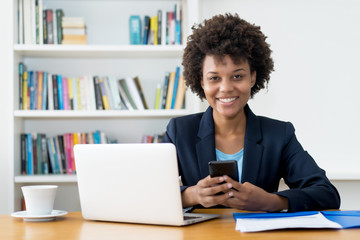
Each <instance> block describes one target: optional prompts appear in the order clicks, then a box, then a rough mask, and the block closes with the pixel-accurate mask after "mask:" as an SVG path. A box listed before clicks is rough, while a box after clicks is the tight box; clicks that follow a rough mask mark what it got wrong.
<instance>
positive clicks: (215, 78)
mask: <svg viewBox="0 0 360 240" xmlns="http://www.w3.org/2000/svg"><path fill="white" fill-rule="evenodd" d="M210 80H211V81H217V80H219V77H216V76H214V77H210Z"/></svg>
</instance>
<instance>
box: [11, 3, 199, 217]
mask: <svg viewBox="0 0 360 240" xmlns="http://www.w3.org/2000/svg"><path fill="white" fill-rule="evenodd" d="M7 1H9V2H11V4H10V5H11V6H12V11H11V12H12V29H13V40H12V43H13V46H12V51H11V55H12V56H11V61H12V67H11V69H9V72H11V76H12V84H11V91H10V92H11V94H10V95H12V97H11V99H12V103H11V104H12V109H13V114H12V129H11V136H10V139H11V141H10V144H9V147H10V149H11V156H10V161H11V164H10V165H11V167H10V168H11V170H10V172H11V174H10V175H11V179H12V180H11V182H10V188H11V194H10V198H11V199H10V202H11V203H12V206H11V208H12V209H11V211H18V210H20V208H21V196H22V195H21V188H20V187H21V186H23V185H31V184H57V185H59V186H60V188H59V189H62V190H60V191H59V192H58V194H57V199H56V202H55V205H57V206H55V207H57V208H59V209H64V210H68V211H75V210H80V209H79V203H78V195H77V184H76V176H75V175H44V176H43V175H33V176H28V175H21V174H20V133H24V132H27V133H31V132H41V133H45V134H46V135H47V136H55V135H58V134H63V133H65V132H92V131H95V130H101V131H103V132H105V133H106V134H107V136H108V137H110V138H112V139H117V141H118V142H119V143H125V142H140V141H141V137H142V135H144V134H145V135H153V134H159V133H163V132H164V131H165V127H166V125H167V123H168V121H169V120H170V119H171V118H173V117H177V116H182V115H186V114H190V113H194V112H197V111H200V108H201V103H200V101H199V100H198V98H197V97H196V96H195V95H193V94H192V93H190V92H189V91H187V92H186V104H185V109H181V110H154V109H153V106H154V103H155V92H156V84H157V83H162V82H163V78H164V75H165V72H166V71H170V70H175V67H176V66H181V56H182V52H183V49H184V46H183V45H129V33H128V31H129V30H128V18H129V16H130V14H139V15H140V16H143V15H145V14H146V15H154V14H156V12H157V10H158V9H162V10H172V9H173V7H174V4H175V3H181V4H182V7H183V20H184V24H183V36H182V37H183V42H184V41H185V39H186V34H187V32H188V31H189V29H190V25H189V24H188V23H191V24H192V23H195V22H197V20H198V11H197V9H198V5H199V3H198V1H197V0H195V1H194V0H183V1H181V0H136V1H132V0H111V1H102V0H87V1H85V0H74V1H70V0H43V4H44V6H46V7H47V8H52V9H57V8H61V9H63V11H64V13H65V16H81V17H84V19H85V23H86V26H87V35H88V44H87V45H32V44H18V41H17V39H18V36H17V34H18V32H17V25H18V24H17V9H18V0H7ZM24 1H27V0H24ZM94 16H96V17H94ZM19 62H23V63H24V64H25V65H26V66H27V68H28V69H31V70H44V71H48V72H52V73H59V74H62V75H67V76H81V75H89V74H90V75H106V76H118V77H129V76H130V77H135V76H139V78H140V81H141V84H142V87H143V89H144V94H145V96H146V99H147V101H148V103H149V105H150V108H151V109H149V110H134V111H129V110H95V111H74V110H69V111H65V110H51V111H50V110H19V103H18V102H19V92H18V89H19V83H18V74H19V70H18V64H19ZM69 196H73V197H69Z"/></svg>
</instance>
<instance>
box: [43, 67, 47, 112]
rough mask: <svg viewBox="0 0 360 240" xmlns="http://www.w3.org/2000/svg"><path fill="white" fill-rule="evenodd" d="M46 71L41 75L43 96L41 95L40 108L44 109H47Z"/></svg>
mask: <svg viewBox="0 0 360 240" xmlns="http://www.w3.org/2000/svg"><path fill="white" fill-rule="evenodd" d="M47 85H48V73H47V72H44V76H43V92H42V94H43V96H42V110H46V109H47V107H46V106H47V97H48V96H47V95H48V94H47V90H48V87H47Z"/></svg>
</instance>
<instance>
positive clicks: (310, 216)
mask: <svg viewBox="0 0 360 240" xmlns="http://www.w3.org/2000/svg"><path fill="white" fill-rule="evenodd" d="M233 216H234V218H235V220H236V227H235V229H236V230H238V231H241V232H259V231H268V230H275V229H287V228H291V229H294V228H331V229H347V228H359V227H360V211H303V212H294V213H234V214H233Z"/></svg>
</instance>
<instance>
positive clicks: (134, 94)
mask: <svg viewBox="0 0 360 240" xmlns="http://www.w3.org/2000/svg"><path fill="white" fill-rule="evenodd" d="M125 82H126V86H125V88H126V87H127V89H128V90H129V95H130V97H131V98H132V99H133V101H134V104H135V105H136V109H138V110H144V109H145V108H144V105H143V102H142V100H141V97H140V94H139V91H138V89H137V88H136V85H135V80H134V79H133V78H131V77H127V78H125ZM125 92H126V90H125ZM128 98H129V96H128ZM130 102H131V100H130Z"/></svg>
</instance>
